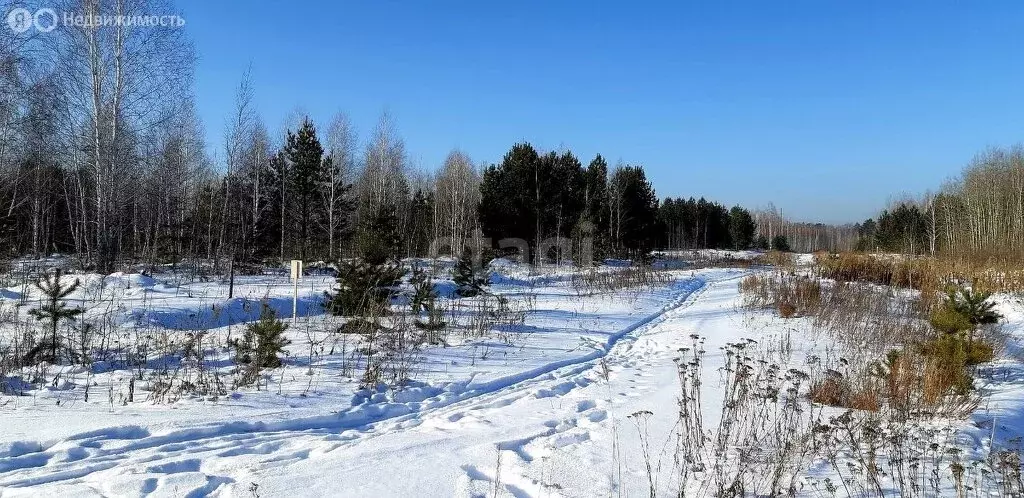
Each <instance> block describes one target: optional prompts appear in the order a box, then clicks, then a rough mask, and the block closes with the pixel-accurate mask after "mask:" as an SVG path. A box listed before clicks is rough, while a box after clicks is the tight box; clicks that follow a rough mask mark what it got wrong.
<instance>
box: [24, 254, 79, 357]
mask: <svg viewBox="0 0 1024 498" xmlns="http://www.w3.org/2000/svg"><path fill="white" fill-rule="evenodd" d="M60 278H61V271H60V270H59V269H58V270H56V271H54V272H53V274H52V275H47V276H44V277H43V279H42V280H40V281H38V282H36V287H37V288H38V289H39V290H40V291H42V293H43V295H45V296H46V300H45V302H44V303H43V304H42V305H40V306H39V307H38V308H35V309H32V310H29V312H28V313H29V314H30V315H32V316H33V317H35V319H36V320H39V321H46V322H49V331H48V335H49V339H48V340H49V342H48V343H47V342H41V343H39V344H38V345H37V346H36V347H34V348H32V350H30V351H29V352H28V354H27V355H26V359H25V361H26V363H36V362H39V361H49V362H51V363H57V362H58V360H59V359H60V357H59V354H58V350H59V349H60V348H61V338H60V335H59V334H58V331H59V328H60V322H62V321H64V320H74V319H75V317H77V316H78V315H81V314H82V313H85V310H84V309H82V308H69V307H68V306H67V304H66V303H65V302H64V300H65V299H66V298H67V297H68V296H69V295H71V293H72V292H75V290H76V289H78V286H79V284H80V282H79V280H78V279H75V281H74V282H73V283H72V284H71V285H64V284H62V283H61V281H60ZM47 349H49V352H48V353H44V351H46V350H47ZM41 354H43V355H45V356H40V355H41Z"/></svg>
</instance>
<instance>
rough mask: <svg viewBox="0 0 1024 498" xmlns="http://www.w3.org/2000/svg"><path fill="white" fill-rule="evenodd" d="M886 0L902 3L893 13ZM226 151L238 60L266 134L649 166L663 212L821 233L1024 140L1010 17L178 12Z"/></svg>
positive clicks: (559, 9)
mask: <svg viewBox="0 0 1024 498" xmlns="http://www.w3.org/2000/svg"><path fill="white" fill-rule="evenodd" d="M897 3H899V4H900V5H895V4H897ZM178 7H179V8H181V10H182V11H183V14H184V18H185V19H186V21H187V28H186V29H188V30H189V32H190V36H191V38H192V40H193V42H194V43H195V47H196V49H197V52H198V54H199V57H200V61H199V67H198V69H197V74H196V80H197V81H196V96H197V101H198V106H199V111H200V115H201V117H202V119H203V121H204V124H205V126H206V129H207V135H208V138H209V140H210V142H211V149H212V150H215V151H221V150H223V147H222V142H223V131H224V126H225V121H226V118H227V117H228V116H229V115H230V112H231V108H232V105H233V94H234V89H235V88H236V87H237V85H238V83H239V81H240V80H241V78H242V75H243V74H244V73H245V71H246V68H247V67H249V65H250V64H251V65H252V68H253V82H254V87H255V92H256V99H257V105H258V107H259V110H260V113H261V114H262V116H263V117H264V120H265V121H266V123H267V126H268V128H269V129H270V130H271V131H272V132H276V131H277V130H279V129H280V128H281V126H282V124H283V123H284V121H285V118H286V116H288V115H289V114H290V113H292V111H293V110H295V109H297V108H299V109H302V110H304V111H306V112H308V113H309V114H310V116H311V117H312V118H313V119H314V121H316V122H317V123H318V124H320V125H321V126H322V127H325V126H326V122H327V120H328V119H329V118H330V116H331V115H332V114H334V113H335V112H336V111H338V110H342V111H345V112H346V113H348V114H349V116H350V117H351V118H352V119H353V121H354V123H355V124H356V126H357V127H358V129H359V131H360V138H361V139H363V138H365V137H367V136H368V135H369V133H370V131H371V130H372V127H373V126H374V124H375V122H376V120H377V118H378V116H379V115H380V113H381V112H382V111H383V110H385V109H387V110H388V111H389V112H390V113H391V114H392V115H393V117H394V118H395V119H396V122H397V125H398V129H399V132H400V133H401V135H402V137H403V138H404V139H405V141H406V147H407V150H408V152H409V156H410V160H411V161H412V163H413V164H414V165H415V166H417V167H421V168H425V169H434V168H436V167H437V166H438V165H439V164H440V163H441V162H442V161H443V159H444V157H445V155H446V154H447V152H448V151H449V150H450V149H452V148H454V147H458V148H460V149H462V150H464V151H465V152H467V153H468V154H470V156H471V157H473V158H474V159H475V160H477V161H487V162H497V161H500V160H501V157H502V155H503V154H504V153H505V151H507V150H508V149H509V147H511V145H512V144H513V143H515V142H516V141H521V140H526V141H529V142H531V143H533V144H534V145H535V146H537V147H539V148H542V149H546V150H551V149H561V148H569V149H571V150H572V151H573V152H574V153H576V155H577V156H578V157H580V159H581V161H583V163H584V164H586V163H587V162H588V161H589V160H590V158H592V157H593V155H594V154H596V153H601V154H603V155H604V156H605V157H606V158H607V159H608V160H609V162H610V163H612V164H614V163H615V162H617V161H618V160H620V159H621V160H622V161H624V162H627V163H631V164H640V165H643V166H644V167H645V169H646V170H647V172H648V176H649V178H650V179H651V180H652V181H653V183H654V185H655V188H656V189H657V191H658V194H659V196H660V197H665V196H686V197H689V196H705V197H708V198H710V199H715V200H718V201H721V202H724V203H727V204H730V205H731V204H736V203H739V204H743V205H745V206H748V207H759V206H763V205H765V204H767V203H768V202H774V203H775V205H776V206H778V207H780V208H783V209H784V210H785V212H786V214H787V216H790V217H794V218H798V219H804V220H820V221H826V222H845V221H858V220H862V219H864V218H866V217H868V216H870V215H873V214H874V213H875V212H876V211H877V210H878V209H879V208H880V207H881V206H882V205H883V204H885V203H886V202H887V201H888V200H889V199H890V198H892V197H894V196H898V195H899V194H900V193H901V192H911V193H915V194H916V193H919V192H921V191H924V190H926V189H929V188H934V187H937V186H938V185H940V184H941V183H942V182H943V181H944V180H945V179H947V178H949V177H951V176H955V175H956V174H958V172H959V170H960V169H961V168H962V167H963V166H964V165H965V164H966V163H967V162H968V161H970V159H971V158H972V157H973V156H974V154H975V153H977V152H979V151H981V150H983V149H985V148H986V147H989V146H1001V145H1010V144H1013V143H1016V142H1018V141H1021V140H1024V67H1022V64H1024V58H1022V48H1024V44H1022V41H1024V2H1019V1H978V2H940V1H928V2H919V3H917V4H914V3H912V2H891V1H877V2H875V1H872V2H866V1H843V0H810V1H792V0H785V1H783V0H777V1H763V0H759V1H751V2H739V1H728V0H725V1H717V0H702V1H699V2H688V1H670V2H657V3H639V2H626V1H616V2H604V1H593V0H591V1H586V2H559V1H552V0H547V1H536V2H534V1H516V2H496V1H481V0H476V1H472V2H470V1H467V2H451V1H444V0H439V1H411V2H406V3H398V2H388V1H378V0H359V1H343V0H323V1H304V2H277V1H270V0H246V1H237V2H228V1H216V0H179V2H178Z"/></svg>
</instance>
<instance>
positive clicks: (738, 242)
mask: <svg viewBox="0 0 1024 498" xmlns="http://www.w3.org/2000/svg"><path fill="white" fill-rule="evenodd" d="M756 229H757V225H756V224H755V223H754V217H753V216H751V215H750V211H747V210H746V209H743V208H741V207H739V206H735V207H733V208H732V210H731V211H729V236H730V238H731V239H732V247H733V248H734V249H741V250H742V249H747V248H749V247H750V246H751V245H753V243H754V232H755V230H756Z"/></svg>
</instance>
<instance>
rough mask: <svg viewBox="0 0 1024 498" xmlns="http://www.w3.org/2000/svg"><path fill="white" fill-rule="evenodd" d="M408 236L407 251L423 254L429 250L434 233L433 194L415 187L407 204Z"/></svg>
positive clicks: (412, 253) (413, 253)
mask: <svg viewBox="0 0 1024 498" xmlns="http://www.w3.org/2000/svg"><path fill="white" fill-rule="evenodd" d="M409 226H410V228H411V231H410V233H409V237H408V244H409V253H410V254H411V255H424V254H427V253H428V252H429V251H430V242H431V238H432V236H433V234H434V194H433V193H432V192H425V191H424V190H423V189H417V190H416V193H415V194H414V195H413V197H412V202H411V204H410V206H409Z"/></svg>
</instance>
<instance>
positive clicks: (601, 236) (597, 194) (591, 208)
mask: <svg viewBox="0 0 1024 498" xmlns="http://www.w3.org/2000/svg"><path fill="white" fill-rule="evenodd" d="M585 176H586V190H585V192H584V196H583V197H584V205H585V208H584V212H583V217H584V218H585V219H586V221H587V222H589V223H590V224H591V229H592V232H591V233H590V234H589V235H590V236H591V237H592V240H593V245H592V246H591V249H592V251H593V260H595V261H601V260H603V259H604V257H605V256H606V255H607V253H608V163H607V162H605V160H604V158H603V157H601V155H600V154H598V155H597V156H596V157H594V160H593V161H590V165H588V166H587V171H586V174H585ZM584 235H586V234H584Z"/></svg>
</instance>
